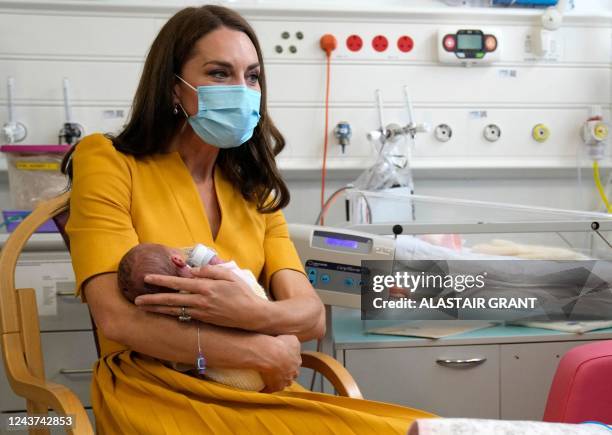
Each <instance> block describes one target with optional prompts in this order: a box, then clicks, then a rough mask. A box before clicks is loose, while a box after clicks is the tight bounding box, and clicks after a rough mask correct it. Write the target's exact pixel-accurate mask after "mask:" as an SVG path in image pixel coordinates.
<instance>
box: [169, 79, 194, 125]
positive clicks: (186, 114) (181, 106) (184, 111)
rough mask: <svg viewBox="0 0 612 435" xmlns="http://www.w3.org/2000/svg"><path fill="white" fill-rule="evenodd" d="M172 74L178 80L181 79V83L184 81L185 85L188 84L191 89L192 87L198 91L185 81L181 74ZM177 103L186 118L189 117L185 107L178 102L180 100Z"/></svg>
mask: <svg viewBox="0 0 612 435" xmlns="http://www.w3.org/2000/svg"><path fill="white" fill-rule="evenodd" d="M174 76H175V77H176V78H177V79H179V80H180V81H182V82H183V83H185V84H186V85H187V86H189V87H190V88H191V89H193V90H194V91H196V92H198V90H197V89H196V88H194V87H193V86H191V85H190V84H189V83H187V82H186V81H185V80H184V79H183V78H182V77H181V76H179V75H178V74H174ZM177 105H178V106H179V107H180V108H181V110H182V111H183V114H184V115H185V118H186V119H189V114H188V113H187V111H186V110H185V108H184V107H183V105H182V104H181V103H180V101H179V102H178V103H177Z"/></svg>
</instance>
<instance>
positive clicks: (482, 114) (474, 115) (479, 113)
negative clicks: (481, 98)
mask: <svg viewBox="0 0 612 435" xmlns="http://www.w3.org/2000/svg"><path fill="white" fill-rule="evenodd" d="M468 117H469V118H470V119H482V118H486V117H487V111H486V110H470V112H469V113H468Z"/></svg>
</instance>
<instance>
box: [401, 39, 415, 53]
mask: <svg viewBox="0 0 612 435" xmlns="http://www.w3.org/2000/svg"><path fill="white" fill-rule="evenodd" d="M413 47H414V41H413V40H412V38H411V37H410V36H407V35H403V36H400V37H399V38H398V39H397V48H398V49H399V51H401V52H402V53H408V52H409V51H412V48H413Z"/></svg>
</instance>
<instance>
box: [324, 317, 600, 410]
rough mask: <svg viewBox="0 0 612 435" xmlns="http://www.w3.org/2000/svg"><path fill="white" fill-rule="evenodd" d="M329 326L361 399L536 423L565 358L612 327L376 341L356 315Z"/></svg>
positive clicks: (499, 329)
mask: <svg viewBox="0 0 612 435" xmlns="http://www.w3.org/2000/svg"><path fill="white" fill-rule="evenodd" d="M331 326H332V328H331V329H332V330H331V332H330V336H331V337H333V340H334V344H333V349H334V351H335V353H336V357H337V358H338V360H340V362H342V363H343V364H344V365H345V367H346V368H347V369H348V371H349V372H350V373H351V374H352V375H353V377H354V378H355V380H356V381H357V384H358V385H359V388H360V389H361V392H362V393H363V395H364V397H365V398H366V399H371V400H377V401H382V402H390V403H397V404H400V405H405V406H410V407H413V408H419V409H423V410H426V411H430V412H433V413H435V414H438V415H440V416H443V417H472V418H493V419H497V418H502V419H506V420H541V419H542V416H543V414H544V408H545V406H546V400H547V398H548V391H549V390H550V385H551V382H552V379H553V376H554V374H555V371H556V369H557V366H558V363H559V360H560V359H561V357H562V356H563V354H565V352H567V351H568V350H569V349H571V348H573V347H575V346H580V345H583V344H586V343H589V342H593V341H596V340H612V328H610V329H606V330H600V331H592V332H589V333H586V334H582V335H579V334H571V333H565V332H557V331H551V330H544V329H532V328H525V327H518V326H502V325H498V326H494V327H491V328H486V329H481V330H477V331H471V332H468V333H465V334H460V335H455V336H452V337H446V338H441V339H437V340H428V339H420V338H413V337H400V336H388V335H386V336H385V335H376V334H368V333H364V330H367V329H368V327H367V326H366V325H364V323H363V322H362V321H361V319H360V313H359V312H358V311H354V310H340V309H338V310H336V309H335V310H334V312H333V322H331ZM328 329H330V328H328ZM326 391H327V392H331V390H326Z"/></svg>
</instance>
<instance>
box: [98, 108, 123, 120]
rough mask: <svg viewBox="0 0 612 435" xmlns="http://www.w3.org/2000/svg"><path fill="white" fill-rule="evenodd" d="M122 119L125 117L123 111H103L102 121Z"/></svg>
mask: <svg viewBox="0 0 612 435" xmlns="http://www.w3.org/2000/svg"><path fill="white" fill-rule="evenodd" d="M124 117H125V111H124V110H123V109H117V110H112V109H111V110H104V111H103V112H102V118H104V119H117V118H124Z"/></svg>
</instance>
